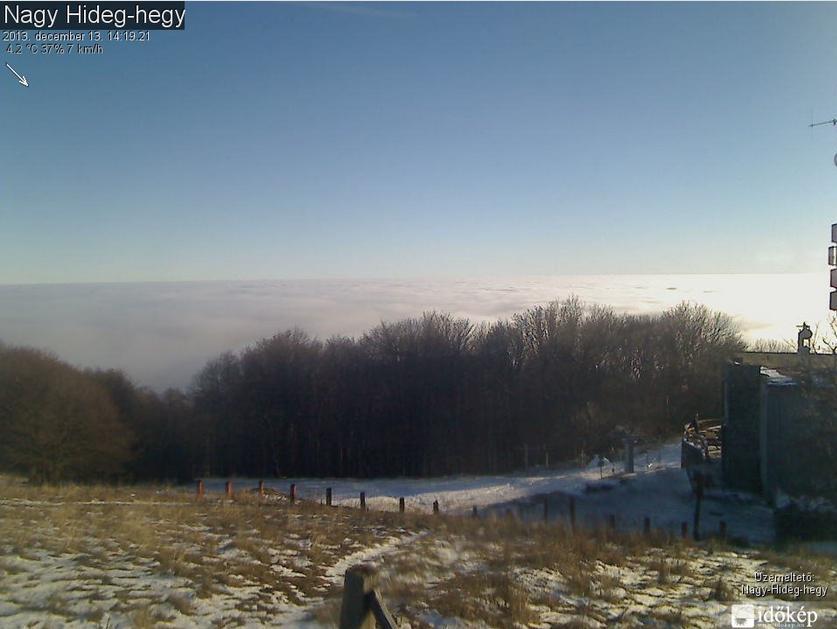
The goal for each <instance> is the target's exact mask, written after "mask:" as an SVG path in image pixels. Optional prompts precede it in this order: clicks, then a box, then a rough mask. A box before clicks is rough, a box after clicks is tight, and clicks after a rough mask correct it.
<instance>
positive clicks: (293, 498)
mask: <svg viewBox="0 0 837 629" xmlns="http://www.w3.org/2000/svg"><path fill="white" fill-rule="evenodd" d="M288 500H289V501H290V503H291V504H293V503H294V502H296V483H291V486H290V489H288Z"/></svg>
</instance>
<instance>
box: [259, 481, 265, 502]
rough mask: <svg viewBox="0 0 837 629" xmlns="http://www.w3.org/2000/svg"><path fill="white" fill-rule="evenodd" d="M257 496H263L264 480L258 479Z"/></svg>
mask: <svg viewBox="0 0 837 629" xmlns="http://www.w3.org/2000/svg"><path fill="white" fill-rule="evenodd" d="M259 498H264V481H263V480H260V481H259Z"/></svg>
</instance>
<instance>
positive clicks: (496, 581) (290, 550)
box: [0, 443, 837, 629]
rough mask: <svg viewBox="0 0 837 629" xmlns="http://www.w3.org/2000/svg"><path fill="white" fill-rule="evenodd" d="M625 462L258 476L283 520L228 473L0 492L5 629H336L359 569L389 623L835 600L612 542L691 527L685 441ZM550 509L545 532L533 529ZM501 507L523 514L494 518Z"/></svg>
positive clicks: (558, 619)
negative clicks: (756, 591)
mask: <svg viewBox="0 0 837 629" xmlns="http://www.w3.org/2000/svg"><path fill="white" fill-rule="evenodd" d="M620 467H621V463H619V462H616V463H615V464H614V466H613V467H611V466H610V465H606V466H604V467H603V468H601V469H600V468H599V466H597V465H595V464H593V465H591V466H588V467H586V468H574V469H564V470H541V471H538V472H535V473H528V474H515V475H508V476H490V477H474V476H470V477H448V478H434V479H378V480H367V479H360V480H347V479H302V478H300V479H283V480H281V481H267V483H266V484H267V486H268V487H269V488H273V489H275V490H276V491H277V492H279V493H281V494H286V493H287V491H288V488H289V485H290V483H295V484H296V491H297V496H298V497H299V499H300V500H299V503H298V504H297V505H296V506H294V507H288V505H287V500H286V499H285V498H284V497H283V496H276V495H272V496H269V497H268V498H266V499H265V500H264V501H262V502H261V503H259V502H258V501H257V500H256V498H255V496H254V495H253V494H252V493H251V492H249V491H246V490H249V489H252V488H254V487H255V486H256V485H257V481H256V480H254V479H234V487H235V490H236V496H237V499H236V501H230V500H225V499H224V498H223V490H224V480H222V479H214V480H211V481H207V483H206V484H207V490H208V495H207V497H206V499H205V500H200V501H196V500H194V499H193V498H192V496H191V495H189V494H190V493H191V491H193V490H191V489H187V488H176V489H173V490H172V489H167V490H162V489H159V488H145V489H137V490H136V492H134V490H127V491H124V490H122V489H120V488H104V489H102V490H101V493H97V492H96V491H92V490H89V489H84V488H80V489H75V490H68V491H65V490H63V489H60V488H59V489H55V490H51V491H52V493H49V492H46V493H42V492H38V491H37V490H35V489H34V488H26V487H25V486H24V488H23V489H20V488H17V489H10V490H9V491H8V492H7V493H4V492H3V491H2V489H3V486H2V484H0V626H3V627H6V626H9V627H30V626H34V627H47V626H101V625H107V626H110V627H131V626H154V625H156V624H157V623H164V624H166V625H168V626H176V627H201V626H208V625H230V624H241V625H244V626H265V625H271V626H282V627H327V626H333V624H334V621H335V619H336V617H337V612H338V611H339V604H340V593H341V588H342V576H343V573H344V572H345V570H346V568H348V567H349V566H351V565H354V564H356V563H361V562H372V563H374V564H375V565H376V566H378V568H379V570H380V574H381V577H382V585H381V589H382V591H383V592H384V597H385V599H386V601H387V603H388V605H389V606H390V609H391V610H392V611H393V613H395V614H396V616H397V617H398V619H399V623H400V626H401V627H402V629H403V628H405V627H410V626H413V627H416V626H418V627H427V626H430V627H511V626H529V627H549V626H555V625H556V624H562V623H566V622H573V623H576V624H577V626H591V627H606V626H610V625H612V624H614V623H619V624H620V625H621V626H627V627H641V626H664V625H665V626H690V627H691V626H695V627H714V626H718V625H719V624H723V625H727V626H728V616H729V605H730V604H731V603H733V602H746V603H756V604H770V603H771V602H772V603H774V604H776V605H782V604H787V602H785V601H780V600H778V599H770V598H768V597H765V598H758V597H754V596H753V595H751V594H748V593H747V592H746V591H744V590H742V588H743V587H744V586H746V585H755V584H756V583H757V581H756V578H755V574H756V573H757V572H765V573H769V574H773V575H781V574H784V573H787V572H788V571H789V570H797V571H812V572H813V573H815V577H814V579H815V581H814V582H815V584H816V585H819V586H823V587H828V588H830V590H829V591H830V592H831V590H833V587H834V585H835V575H837V570H835V567H834V563H833V561H832V560H831V559H830V558H825V559H823V558H822V557H820V558H811V557H807V556H805V555H804V553H803V554H802V555H799V556H792V555H791V556H787V557H785V556H783V555H781V554H778V553H773V554H771V553H762V552H761V551H759V550H746V549H738V550H731V549H724V548H723V547H719V546H718V545H716V544H714V543H712V544H705V545H691V544H690V543H688V542H685V543H681V542H679V541H678V540H677V539H676V538H677V537H678V536H677V535H675V536H674V537H675V540H674V541H672V540H671V539H668V538H653V537H652V538H647V537H645V536H641V535H638V536H625V537H624V538H619V537H613V536H612V535H611V534H610V533H609V532H607V531H602V530H601V528H600V526H599V525H600V524H602V523H603V522H604V521H606V520H607V518H608V517H609V516H611V515H613V516H615V517H616V522H617V529H620V530H625V529H636V528H639V527H641V526H642V520H643V518H645V517H649V518H650V519H651V522H652V527H653V528H654V529H665V530H669V531H672V532H678V531H679V527H680V523H681V522H688V524H689V528H690V530H691V525H692V515H693V509H694V498H693V496H692V492H691V488H690V486H689V482H688V479H687V477H686V475H685V473H684V472H683V470H681V469H680V450H679V443H670V444H666V445H664V446H662V447H660V448H657V449H654V450H652V451H649V452H647V453H640V454H639V455H638V456H637V457H636V466H635V467H636V472H635V473H633V474H623V473H621V470H620ZM327 487H331V488H332V491H333V499H334V503H335V504H337V505H343V506H348V507H351V506H357V505H358V502H359V494H360V492H361V491H364V492H366V496H367V499H366V500H367V505H368V507H369V510H370V511H369V513H367V514H361V513H359V512H358V511H357V510H355V509H323V508H321V507H319V506H317V505H318V503H321V502H324V498H325V490H326V488H327ZM402 496H403V497H404V498H405V499H406V505H407V509H408V511H410V512H411V513H419V512H420V513H425V514H426V513H430V512H431V510H432V503H433V501H435V500H438V501H439V504H440V509H441V511H442V512H443V513H445V514H454V515H467V514H468V513H469V512H470V511H471V509H472V508H473V507H477V509H478V512H479V514H480V515H481V516H482V517H483V518H485V519H480V520H473V519H472V518H470V517H455V518H436V517H432V516H420V517H417V516H413V515H408V516H407V517H401V516H398V515H397V514H392V513H389V512H391V511H395V510H397V509H398V498H399V497H402ZM570 497H572V499H573V501H574V504H575V512H576V517H577V521H578V522H579V523H580V524H582V525H586V526H587V527H588V528H589V529H590V530H591V532H590V533H589V534H583V535H573V534H570V533H569V532H568V529H567V527H562V526H555V524H557V522H556V521H561V520H564V521H566V519H567V518H568V513H567V505H568V502H569V500H570ZM544 501H546V502H547V504H548V514H549V519H550V525H548V526H541V525H535V524H533V522H535V521H540V520H542V519H543V513H544V512H543V508H544ZM312 503H314V504H312ZM508 511H512V512H513V513H514V514H516V516H517V517H515V518H506V517H502V516H505V515H506V513H507V512H508ZM494 516H501V517H496V518H495V517H494ZM720 520H724V521H725V522H726V524H727V532H728V535H729V536H730V537H733V538H742V539H747V540H749V541H756V542H761V541H769V540H770V539H771V538H772V535H773V532H772V524H771V522H772V517H771V514H770V511H769V510H768V509H766V507H765V506H764V505H763V504H761V503H760V501H759V500H758V499H757V498H756V497H752V496H743V495H737V494H733V493H728V492H722V491H718V490H715V491H710V492H708V493H707V495H706V498H705V500H704V504H703V513H702V516H701V525H702V530H703V531H704V533H707V534H711V533H713V532H715V531H717V526H718V523H719V521H720ZM597 528H598V529H599V530H598V531H596V529H597ZM835 601H837V597H835V596H834V593H833V592H831V593H830V595H829V597H828V598H824V599H822V600H818V601H810V602H806V603H805V604H806V605H807V607H808V608H809V609H816V610H818V611H819V612H820V618H822V619H825V620H826V621H825V623H822V624H821V626H829V623H833V622H835V620H837V613H835ZM818 626H820V625H818ZM831 626H833V625H831Z"/></svg>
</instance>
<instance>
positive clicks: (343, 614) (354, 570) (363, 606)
mask: <svg viewBox="0 0 837 629" xmlns="http://www.w3.org/2000/svg"><path fill="white" fill-rule="evenodd" d="M361 495H363V494H361ZM374 579H375V570H374V568H372V567H371V566H367V565H359V566H352V567H351V568H349V569H348V570H346V576H345V577H344V579H343V605H342V606H341V607H340V629H375V625H376V623H375V616H374V614H373V613H372V609H371V607H370V606H369V604H368V598H369V596H370V595H371V594H372V592H373V591H374V589H375V583H374Z"/></svg>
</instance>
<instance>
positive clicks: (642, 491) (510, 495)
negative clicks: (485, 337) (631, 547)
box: [206, 440, 774, 544]
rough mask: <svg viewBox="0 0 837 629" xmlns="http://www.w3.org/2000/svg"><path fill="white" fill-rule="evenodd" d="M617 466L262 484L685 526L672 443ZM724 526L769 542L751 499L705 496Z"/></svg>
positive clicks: (715, 522)
mask: <svg viewBox="0 0 837 629" xmlns="http://www.w3.org/2000/svg"><path fill="white" fill-rule="evenodd" d="M623 469H624V464H623V463H622V462H621V461H614V462H611V461H608V460H606V459H605V465H604V466H602V467H599V465H598V464H597V462H596V461H594V462H593V463H590V464H589V465H588V466H586V467H578V468H569V469H562V470H540V471H538V472H535V473H527V474H518V475H504V476H460V477H443V478H428V479H404V478H400V479H345V478H343V479H310V478H289V479H284V480H282V481H276V480H266V481H265V486H266V487H269V488H272V489H275V490H276V491H278V492H280V493H288V492H289V489H290V485H291V483H293V484H295V485H296V493H297V496H299V497H301V498H303V499H308V500H313V501H315V502H321V503H324V501H325V494H326V488H327V487H331V488H332V496H333V498H332V500H333V504H335V505H343V506H351V507H358V506H360V492H365V493H366V504H367V506H368V507H369V508H370V509H375V510H385V511H397V510H398V500H399V498H400V497H403V498H404V501H405V505H406V509H407V510H410V511H416V512H423V513H430V512H431V511H432V507H433V502H434V501H438V503H439V510H440V511H441V512H443V513H449V514H455V515H462V514H468V513H470V512H471V510H472V508H473V507H477V509H478V510H479V511H480V512H482V511H484V510H486V509H487V510H488V511H489V512H493V513H501V512H502V513H505V512H507V511H508V509H512V510H513V511H514V512H515V513H516V514H518V515H519V517H522V518H528V519H542V517H543V506H542V500H543V497H544V496H548V497H549V501H550V504H549V508H548V517H549V519H550V520H556V521H557V520H566V519H567V518H568V508H567V501H566V500H562V497H566V496H574V497H575V498H576V513H577V517H578V519H579V520H580V521H582V522H586V523H587V524H588V525H590V526H596V525H598V524H601V523H604V522H605V521H606V520H607V518H608V517H609V516H611V515H613V516H615V517H616V521H617V526H618V527H619V528H621V529H631V530H639V529H641V528H642V526H643V520H644V518H645V517H649V518H650V519H651V522H652V526H653V527H654V528H659V529H663V530H666V531H669V532H672V533H673V532H676V531H679V530H680V525H681V523H682V522H688V523H689V526H690V527H691V526H692V524H691V523H692V517H693V513H694V498H693V496H692V491H691V488H690V486H689V482H688V479H687V477H686V474H685V473H684V472H683V471H682V470H681V469H680V441H679V440H677V441H674V442H671V443H668V444H665V445H663V446H661V447H659V448H654V449H650V450H648V451H640V452H639V453H637V455H636V456H635V465H634V470H635V473H634V474H630V475H625V474H623V473H622V472H623ZM224 483H225V480H222V479H210V480H207V481H206V486H207V490H208V491H212V492H218V493H220V492H223V491H224ZM257 484H258V480H257V479H234V480H233V486H234V487H241V488H252V487H255V486H256V485H257ZM721 521H724V522H725V523H726V526H727V530H728V532H729V535H731V536H733V537H737V538H740V539H742V540H746V541H747V542H751V543H761V544H764V543H769V542H771V541H773V536H774V531H773V519H772V513H771V511H770V510H769V509H768V508H767V507H766V506H765V505H764V504H763V503H762V502H761V501H760V500H758V499H757V498H755V497H753V496H747V495H743V494H736V493H730V492H721V491H708V492H707V494H706V500H705V502H704V507H703V512H702V517H701V524H702V528H703V529H704V530H705V531H707V532H710V531H711V532H716V531H718V529H719V526H720V522H721Z"/></svg>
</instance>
